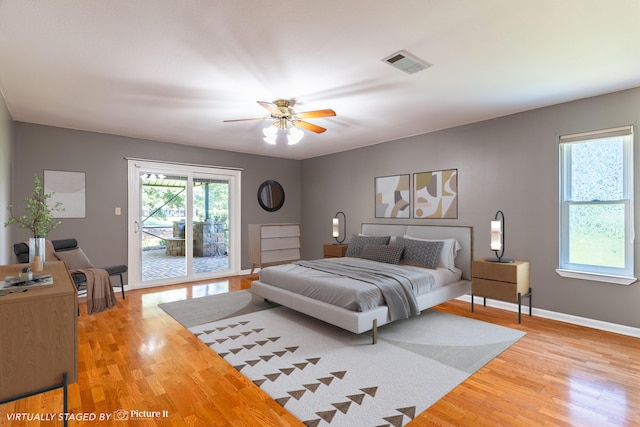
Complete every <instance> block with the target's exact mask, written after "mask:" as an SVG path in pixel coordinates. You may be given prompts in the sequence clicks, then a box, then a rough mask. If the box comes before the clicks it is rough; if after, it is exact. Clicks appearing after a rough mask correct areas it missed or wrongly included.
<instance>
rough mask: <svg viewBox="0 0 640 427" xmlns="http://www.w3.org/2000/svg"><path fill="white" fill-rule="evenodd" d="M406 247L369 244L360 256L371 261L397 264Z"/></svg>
mask: <svg viewBox="0 0 640 427" xmlns="http://www.w3.org/2000/svg"><path fill="white" fill-rule="evenodd" d="M403 251H404V247H401V246H389V245H367V246H365V247H364V249H363V250H362V253H361V254H360V258H362V259H368V260H371V261H378V262H386V263H387V264H397V263H399V262H400V257H402V252H403Z"/></svg>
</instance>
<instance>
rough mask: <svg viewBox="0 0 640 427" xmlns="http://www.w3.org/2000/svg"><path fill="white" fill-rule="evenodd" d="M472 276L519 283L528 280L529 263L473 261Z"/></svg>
mask: <svg viewBox="0 0 640 427" xmlns="http://www.w3.org/2000/svg"><path fill="white" fill-rule="evenodd" d="M472 271H473V277H481V278H483V279H490V280H498V281H500V282H510V283H519V282H523V281H526V282H527V284H528V282H529V263H528V262H527V261H514V262H509V263H501V262H490V261H485V260H474V261H473V270H472Z"/></svg>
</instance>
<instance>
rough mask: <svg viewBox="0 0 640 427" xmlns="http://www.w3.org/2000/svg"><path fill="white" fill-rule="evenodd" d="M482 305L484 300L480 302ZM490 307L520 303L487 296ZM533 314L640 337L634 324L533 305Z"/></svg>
mask: <svg viewBox="0 0 640 427" xmlns="http://www.w3.org/2000/svg"><path fill="white" fill-rule="evenodd" d="M478 298H482V297H476V299H475V304H476V305H478V301H479V300H478ZM456 299H458V300H460V301H466V302H468V303H471V295H463V296H461V297H458V298H456ZM480 301H481V300H480ZM480 306H482V302H480ZM487 306H488V307H496V308H501V309H503V310H508V311H513V312H516V313H517V312H518V304H513V303H510V302H504V301H498V300H492V299H488V298H487ZM532 314H533V315H534V316H537V317H543V318H545V319H551V320H558V321H560V322H565V323H571V324H574V325H579V326H586V327H588V328H594V329H599V330H601V331H607V332H614V333H616V334H622V335H628V336H630V337H635V338H640V328H634V327H632V326H626V325H619V324H617V323H609V322H603V321H601V320H595V319H589V318H587V317H580V316H573V315H571V314H565V313H558V312H555V311H549V310H543V309H540V308H535V307H533V309H532ZM526 317H529V304H528V300H527V299H525V300H524V302H523V304H522V321H523V322H524V321H526V319H525V318H526Z"/></svg>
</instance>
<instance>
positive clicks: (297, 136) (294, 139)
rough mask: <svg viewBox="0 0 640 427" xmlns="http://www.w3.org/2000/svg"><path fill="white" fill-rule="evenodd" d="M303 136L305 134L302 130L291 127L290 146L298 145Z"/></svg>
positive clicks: (288, 133) (288, 132)
mask: <svg viewBox="0 0 640 427" xmlns="http://www.w3.org/2000/svg"><path fill="white" fill-rule="evenodd" d="M303 136H304V132H302V131H301V130H300V129H298V128H297V127H295V126H291V127H290V128H289V130H288V131H287V140H288V144H289V145H295V144H297V143H298V142H300V140H301V139H302V137H303Z"/></svg>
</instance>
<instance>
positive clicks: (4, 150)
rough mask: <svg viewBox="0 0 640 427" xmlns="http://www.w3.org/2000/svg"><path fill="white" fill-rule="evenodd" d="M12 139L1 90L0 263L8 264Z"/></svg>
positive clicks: (10, 252) (9, 118) (11, 128)
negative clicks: (7, 225)
mask: <svg viewBox="0 0 640 427" xmlns="http://www.w3.org/2000/svg"><path fill="white" fill-rule="evenodd" d="M12 139H13V121H12V120H11V115H10V114H9V111H8V110H7V104H6V103H5V100H4V97H3V96H2V92H0V227H1V228H0V265H1V264H9V262H10V260H11V254H12V253H13V252H12V251H10V249H9V247H10V245H8V244H7V243H8V242H9V241H10V236H11V233H10V230H9V229H8V228H5V227H4V223H5V222H7V219H8V216H9V211H8V210H7V205H8V204H9V203H11V163H12V162H11V156H12V146H13V144H12Z"/></svg>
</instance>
